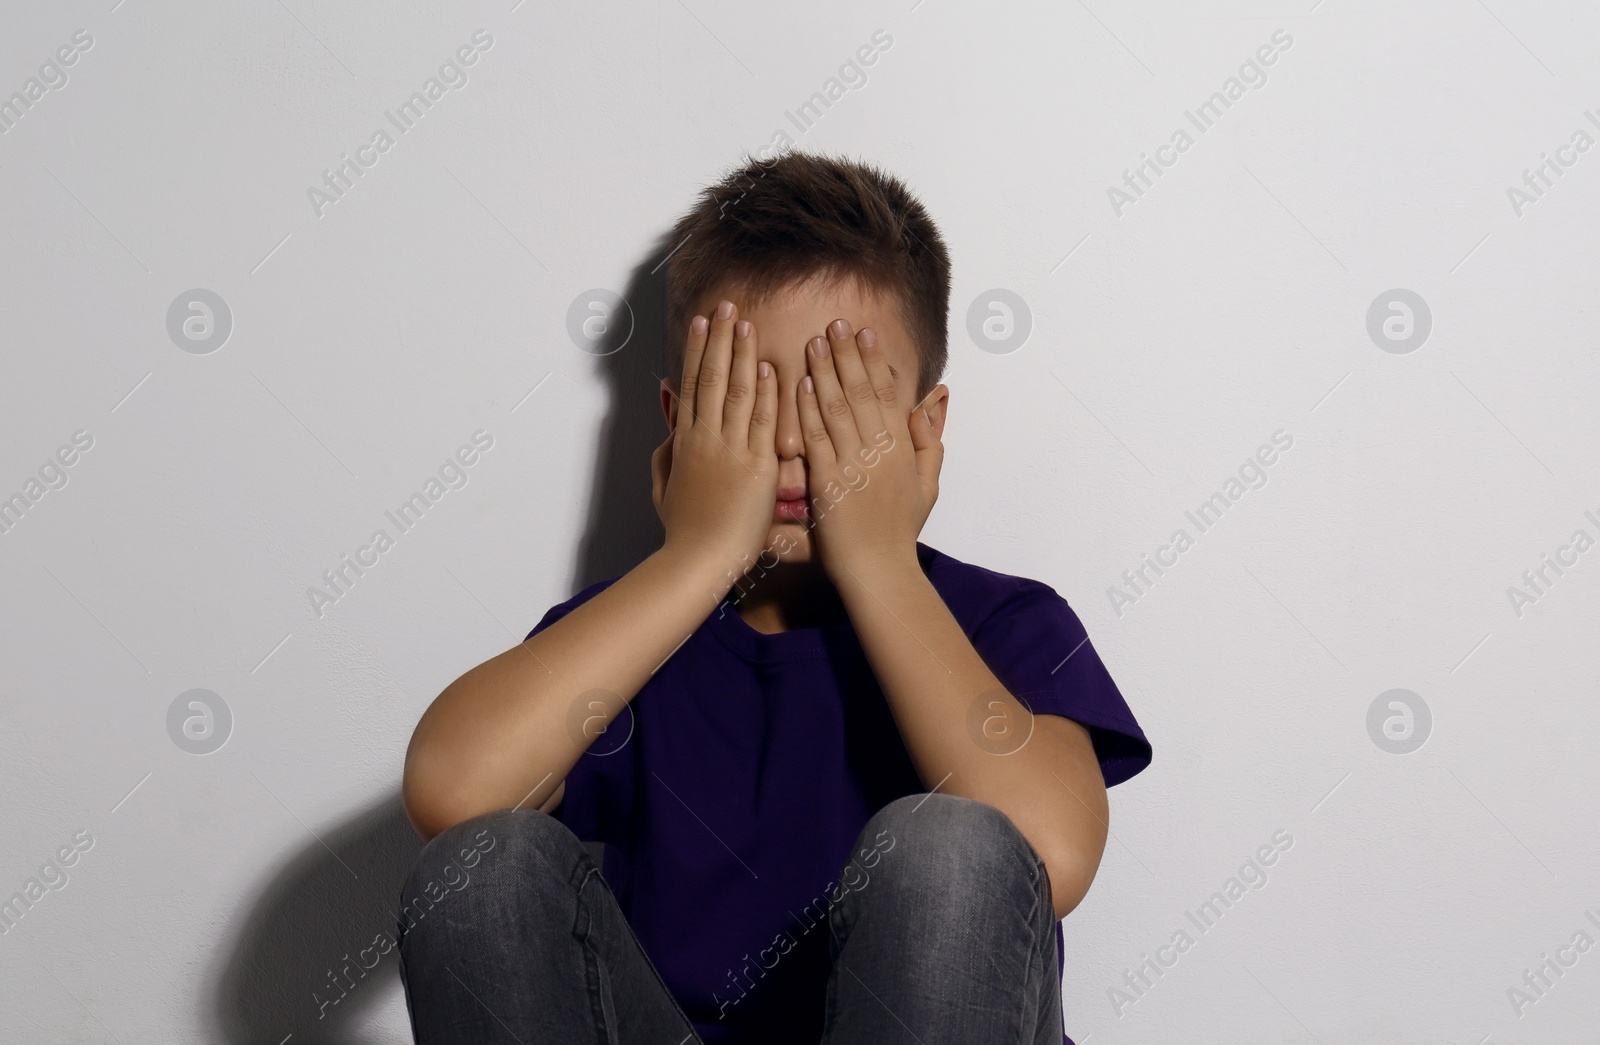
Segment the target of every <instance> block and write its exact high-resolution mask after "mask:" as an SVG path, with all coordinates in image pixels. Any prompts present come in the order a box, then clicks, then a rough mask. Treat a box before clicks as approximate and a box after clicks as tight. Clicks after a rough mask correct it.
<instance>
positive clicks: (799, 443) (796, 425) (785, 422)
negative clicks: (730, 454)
mask: <svg viewBox="0 0 1600 1045" xmlns="http://www.w3.org/2000/svg"><path fill="white" fill-rule="evenodd" d="M772 365H773V367H774V368H775V369H776V370H777V372H778V428H777V431H776V432H774V433H773V435H774V440H773V442H774V445H775V448H776V449H777V451H778V460H780V461H790V460H793V459H794V458H796V457H804V456H805V454H806V441H805V437H804V436H803V435H801V433H800V398H799V397H800V379H801V378H802V377H804V376H805V375H806V367H805V362H804V360H802V361H801V363H800V366H799V369H798V370H797V369H795V368H794V367H793V366H790V367H789V368H788V369H785V368H784V367H782V366H779V364H778V361H777V360H776V359H774V360H772Z"/></svg>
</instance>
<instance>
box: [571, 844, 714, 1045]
mask: <svg viewBox="0 0 1600 1045" xmlns="http://www.w3.org/2000/svg"><path fill="white" fill-rule="evenodd" d="M585 863H587V864H588V867H587V868H585V867H584V864H585ZM596 877H598V878H599V879H600V881H601V882H602V883H604V882H605V875H604V874H602V873H601V871H600V868H599V867H597V866H595V863H594V860H593V859H592V858H591V857H590V856H589V853H588V852H587V851H586V850H581V851H580V852H579V854H578V859H577V860H576V861H575V863H574V865H573V869H572V874H571V875H570V876H569V877H568V882H569V883H570V884H571V885H572V887H573V893H574V895H575V897H576V898H577V907H578V911H579V912H580V915H581V922H582V932H581V934H580V931H579V916H575V917H574V920H573V925H572V935H573V936H574V937H576V938H577V939H578V942H579V943H580V944H581V945H582V949H583V953H584V959H585V962H586V963H595V964H594V968H593V970H592V973H593V976H592V980H591V983H592V984H593V986H592V987H591V990H590V997H591V1000H592V1003H593V1005H594V1006H595V1008H596V1026H597V1027H598V1028H599V1029H600V1036H599V1038H598V1040H599V1041H601V1042H610V1041H611V1040H612V1038H611V1035H610V1031H609V1029H608V1028H606V1026H605V1022H604V1019H603V1010H602V1009H600V1007H599V1006H600V997H599V994H598V984H599V982H600V975H599V968H598V962H599V954H598V951H597V950H596V948H595V947H594V946H593V945H592V944H591V943H590V942H589V932H590V930H591V929H592V928H593V925H594V918H593V916H592V915H591V914H590V913H589V908H588V905H587V904H586V903H585V902H584V898H583V890H584V889H585V888H586V887H587V886H588V885H589V882H590V881H591V880H593V879H594V878H596ZM605 888H607V889H609V888H610V886H609V885H606V886H605ZM624 917H626V916H624ZM628 929H629V932H632V926H629V927H628ZM633 942H634V945H635V946H637V947H638V948H639V953H640V955H641V956H642V957H643V958H644V960H645V966H646V968H648V969H649V970H650V975H651V977H652V978H654V980H655V982H656V986H658V987H660V988H661V996H662V997H664V998H666V999H667V1004H669V1005H671V1006H672V1008H673V1011H674V1012H676V1013H677V1014H678V1018H679V1019H680V1020H682V1021H683V1026H684V1029H685V1030H687V1031H688V1032H689V1037H687V1038H683V1039H682V1040H680V1041H678V1042H675V1043H672V1045H704V1043H703V1042H702V1040H701V1038H700V1032H699V1031H698V1030H696V1029H695V1026H694V1021H693V1020H691V1019H689V1014H688V1013H686V1012H684V1011H683V1006H682V1005H680V1004H678V999H677V997H676V996H675V995H674V994H673V993H672V991H671V989H670V988H668V987H667V983H666V981H665V980H663V979H662V978H661V970H660V969H657V968H656V965H655V962H654V961H653V960H652V959H651V958H650V955H649V953H648V952H647V951H645V949H644V944H642V943H639V941H638V937H637V936H635V937H634V940H633Z"/></svg>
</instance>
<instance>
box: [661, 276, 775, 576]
mask: <svg viewBox="0 0 1600 1045" xmlns="http://www.w3.org/2000/svg"><path fill="white" fill-rule="evenodd" d="M679 388H680V392H679V396H678V400H677V404H676V406H677V411H676V412H677V419H676V423H675V424H674V425H673V429H672V432H671V434H670V435H668V436H667V438H666V441H665V442H663V443H662V444H661V445H660V446H658V447H656V450H655V453H654V454H652V455H651V458H650V471H651V477H652V483H651V485H652V491H651V494H652V497H653V499H654V501H655V505H656V513H657V514H658V515H660V516H661V523H662V525H663V526H664V527H665V528H666V531H667V537H666V544H665V547H667V548H675V549H682V550H685V551H687V552H690V553H691V554H697V555H700V554H710V555H713V556H715V557H716V558H717V561H718V562H724V561H725V562H726V563H727V565H728V566H729V567H733V566H734V564H736V563H740V562H744V561H746V560H749V561H752V562H753V561H754V559H755V558H756V557H757V556H759V555H760V554H761V551H762V549H763V548H764V547H765V545H766V539H767V533H768V531H769V530H770V528H771V525H772V513H773V507H774V505H776V504H777V499H778V455H777V451H776V449H775V446H774V438H775V429H776V422H777V413H778V378H777V374H776V373H775V372H774V371H773V369H772V364H770V363H768V362H766V361H765V360H763V361H761V363H760V364H759V365H758V364H757V362H756V331H755V326H754V324H752V323H750V322H749V321H748V320H740V319H738V318H737V310H736V309H735V308H734V306H733V304H732V302H727V301H724V302H722V303H721V304H719V305H718V307H717V309H716V310H715V311H714V312H713V313H712V316H711V318H710V319H709V320H708V319H707V318H706V317H705V316H695V317H694V319H693V320H692V321H691V322H690V324H689V331H688V340H687V343H686V344H685V346H684V352H683V379H682V380H681V381H680V382H679ZM741 572H742V571H741Z"/></svg>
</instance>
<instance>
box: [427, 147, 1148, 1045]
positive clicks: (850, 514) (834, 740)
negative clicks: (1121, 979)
mask: <svg viewBox="0 0 1600 1045" xmlns="http://www.w3.org/2000/svg"><path fill="white" fill-rule="evenodd" d="M672 240H673V242H675V243H677V244H679V246H678V248H677V250H675V251H674V253H673V254H672V255H671V257H670V258H669V260H668V263H667V269H666V288H667V313H668V324H669V339H668V344H669V346H671V347H672V349H673V350H674V357H673V358H672V359H671V360H670V363H671V365H670V366H669V369H668V373H669V374H672V373H677V374H681V378H680V380H679V382H677V383H676V384H675V383H674V382H673V381H671V380H663V382H662V388H661V405H662V410H663V413H664V415H665V417H666V422H667V428H668V436H667V438H666V440H665V441H664V442H663V443H662V444H661V446H660V447H658V448H657V449H656V451H655V454H654V456H653V458H652V471H653V476H654V483H653V486H654V490H653V499H654V501H655V505H656V510H657V512H658V514H659V515H660V517H661V520H662V523H663V526H664V528H665V531H666V538H665V541H664V543H663V545H662V547H661V548H660V549H658V550H657V551H656V552H655V553H653V554H652V555H651V556H649V557H648V558H647V559H645V560H644V561H643V562H642V563H640V564H639V565H638V566H636V567H634V568H633V569H632V570H630V571H629V572H628V573H626V574H624V575H622V576H621V577H616V578H612V579H610V580H606V581H601V582H599V583H597V584H594V585H591V586H590V587H588V588H585V589H584V590H583V591H580V592H578V593H577V594H576V595H574V596H573V597H572V598H570V599H568V600H567V601H566V602H564V603H561V604H560V605H558V606H555V607H554V608H552V609H551V610H550V611H549V612H548V613H546V614H545V616H544V619H542V620H541V621H540V622H539V623H538V625H537V626H535V627H534V629H533V631H532V632H531V633H530V634H529V636H528V638H527V639H526V640H525V641H524V642H523V643H521V644H520V645H519V646H517V647H515V648H513V649H511V650H508V651H506V652H505V653H502V654H500V655H499V656H496V657H494V658H492V659H490V660H488V661H486V662H484V663H483V664H480V665H479V666H477V667H476V668H473V669H472V670H471V671H469V672H467V673H466V674H464V675H462V676H461V678H459V679H457V680H456V681H455V682H453V683H451V684H450V686H448V687H447V688H446V689H445V690H444V692H442V693H441V694H440V695H439V697H438V698H437V699H436V700H435V701H434V703H433V704H432V706H430V707H429V708H428V710H427V712H426V713H425V714H424V715H423V717H422V720H421V721H420V722H419V724H418V726H417V730H416V733H415V735H414V736H413V737H412V741H411V745H410V748H409V750H408V751H407V754H406V766H405V778H404V788H403V795H404V801H405V807H406V811H407V814H408V815H409V817H410V818H411V821H412V823H413V824H414V825H415V827H416V828H417V830H418V832H419V833H420V834H421V835H422V836H423V837H424V838H426V839H431V841H430V842H429V843H428V845H427V846H426V847H425V848H424V850H423V853H422V855H421V857H420V858H419V860H418V862H417V865H416V867H415V868H414V869H413V872H412V875H411V878H410V880H409V881H408V883H407V885H406V888H405V890H404V894H403V897H402V903H403V907H402V915H401V933H402V934H403V935H402V940H401V947H400V952H401V969H402V974H403V976H404V981H405V989H406V1000H407V1007H408V1010H409V1012H410V1015H411V1021H412V1028H413V1031H414V1033H415V1035H416V1039H417V1041H418V1042H419V1043H420V1045H436V1043H444V1042H451V1043H454V1042H468V1041H471V1042H488V1041H506V1042H521V1043H522V1045H535V1043H542V1042H560V1043H569V1042H570V1043H576V1042H606V1043H619V1045H645V1043H650V1045H686V1043H691V1042H704V1043H707V1045H728V1043H734V1042H741V1043H762V1045H786V1043H804V1045H816V1043H817V1042H819V1041H826V1042H828V1043H830V1045H841V1043H846V1042H848V1043H852V1045H854V1043H869V1042H870V1043H873V1045H884V1043H901V1042H905V1043H911V1042H917V1043H920V1045H935V1043H955V1042H981V1043H984V1045H999V1043H1017V1042H1025V1043H1029V1045H1043V1043H1048V1045H1055V1043H1056V1041H1057V1040H1058V1039H1059V1040H1061V1041H1063V1042H1066V1043H1067V1045H1070V1039H1067V1038H1065V1036H1064V1035H1063V1034H1062V1019H1061V1008H1060V1005H1061V997H1060V987H1061V975H1062V969H1063V965H1064V961H1063V958H1062V956H1061V954H1060V950H1059V949H1060V945H1061V931H1060V919H1061V918H1062V917H1064V916H1065V915H1066V914H1067V913H1068V912H1069V911H1071V910H1072V909H1073V908H1074V907H1075V906H1077V904H1078V902H1079V901H1080V900H1081V899H1082V898H1083V896H1084V894H1085V893H1086V892H1087V891H1088V889H1089V884H1090V882H1091V881H1092V880H1093V878H1094V873H1095V869H1096V867H1097V866H1098V864H1099V861H1100V856H1101V853H1102V851H1103V849H1104V845H1105V840H1106V833H1107V830H1108V827H1107V822H1106V817H1107V804H1106V787H1107V786H1108V785H1113V784H1117V783H1120V782H1121V781H1123V780H1126V779H1127V778H1128V777H1131V776H1132V775H1134V774H1135V773H1137V772H1139V771H1140V770H1142V769H1143V768H1144V767H1145V766H1146V765H1148V764H1149V761H1150V754H1151V749H1150V745H1149V743H1148V742H1147V741H1146V739H1145V736H1144V734H1143V732H1142V731H1141V730H1140V728H1139V726H1138V723H1137V722H1136V721H1135V719H1134V717H1133V714H1132V713H1131V711H1130V710H1129V709H1128V706H1127V704H1126V703H1125V702H1124V701H1123V699H1122V697H1121V695H1120V694H1119V693H1118V691H1117V688H1116V686H1115V684H1114V683H1113V682H1112V681H1111V678H1110V676H1109V674H1108V673H1107V671H1106V669H1105V667H1104V666H1103V665H1102V663H1101V661H1100V659H1099V657H1098V655H1097V654H1096V653H1095V651H1094V648H1093V647H1092V646H1091V645H1090V644H1089V641H1088V638H1087V636H1086V635H1085V633H1084V629H1083V627H1082V625H1081V624H1080V623H1079V621H1078V619H1077V617H1076V615H1075V614H1074V613H1073V611H1072V610H1071V609H1070V608H1069V607H1068V606H1067V604H1066V602H1065V601H1064V600H1063V599H1062V598H1061V597H1060V596H1059V595H1058V594H1056V592H1055V591H1054V590H1053V589H1051V588H1049V587H1048V586H1046V585H1044V584H1042V583H1040V582H1037V581H1033V580H1028V579H1025V578H1021V577H1013V576H1008V575H1005V574H1000V573H994V572H991V571H989V570H985V569H982V568H980V567H977V566H972V565H968V564H966V563H964V562H960V561H958V560H956V559H954V558H952V557H950V556H948V555H945V554H943V553H941V552H938V551H936V550H934V549H933V548H930V547H928V546H927V545H925V544H923V543H921V542H920V541H919V540H917V537H918V535H919V534H920V532H921V530H922V526H923V523H924V522H925V521H926V519H927V517H928V513H929V511H930V510H931V508H932V506H933V503H934V499H935V497H936V496H937V493H938V474H939V466H940V462H941V459H942V455H943V449H942V447H941V445H940V442H939V439H940V436H941V434H942V433H943V431H944V422H945V416H946V409H947V405H948V401H949V389H948V388H946V387H945V386H944V385H943V384H937V381H938V379H939V377H940V376H941V375H942V374H943V372H944V368H945V361H946V355H947V349H946V314H947V311H948V304H949V293H950V264H949V260H948V255H947V253H946V250H945V247H944V244H943V241H942V239H941V237H940V235H939V232H938V230H937V228H936V227H935V226H934V224H933V222H932V221H931V220H930V219H929V217H928V215H927V213H926V211H925V210H924V208H923V207H922V205H921V204H920V203H919V202H918V201H917V200H916V199H915V198H914V197H912V195H911V194H910V193H909V192H908V191H907V190H906V188H905V186H904V185H903V184H902V183H901V182H899V181H898V180H896V179H895V178H893V177H889V176H887V175H884V174H883V173H882V172H880V171H878V170H876V169H873V168H871V167H868V166H865V165H862V164H859V163H856V162H852V161H848V160H843V159H833V158H825V157H820V156H814V155H807V154H804V153H798V152H790V153H788V154H785V155H783V156H781V157H779V158H778V159H776V160H773V161H769V162H768V163H767V164H765V165H756V164H752V165H749V166H747V167H746V168H745V169H744V170H741V171H739V172H737V173H735V174H734V175H732V176H730V177H729V178H727V179H725V180H724V181H723V182H722V183H720V184H718V185H716V186H713V187H712V188H710V189H707V190H706V191H705V192H704V193H703V194H702V196H701V199H700V200H699V202H698V204H697V205H696V206H695V207H694V208H693V209H692V210H691V211H690V212H689V213H688V214H687V215H685V216H684V217H683V218H682V219H681V220H680V221H679V223H678V225H677V228H676V230H675V233H674V235H673V237H672ZM680 347H681V353H682V354H681V359H680V357H678V356H677V355H676V351H677V350H678V349H679V348H680ZM680 361H681V367H680V366H679V363H680ZM440 881H444V882H446V883H448V884H451V885H452V889H451V890H450V891H448V892H447V891H445V890H444V889H442V888H441V887H439V884H438V883H439V882H440ZM457 883H459V884H457Z"/></svg>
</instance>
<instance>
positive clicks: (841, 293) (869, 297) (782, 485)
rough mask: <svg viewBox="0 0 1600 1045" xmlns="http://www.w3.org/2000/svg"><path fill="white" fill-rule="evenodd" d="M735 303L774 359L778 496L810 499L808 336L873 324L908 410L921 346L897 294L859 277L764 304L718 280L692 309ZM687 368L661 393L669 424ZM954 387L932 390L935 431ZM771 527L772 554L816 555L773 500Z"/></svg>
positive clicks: (760, 353)
mask: <svg viewBox="0 0 1600 1045" xmlns="http://www.w3.org/2000/svg"><path fill="white" fill-rule="evenodd" d="M724 299H726V300H728V301H731V302H733V303H734V305H735V306H736V307H737V308H738V313H737V315H738V317H739V318H740V319H748V320H749V321H750V322H751V323H754V324H755V328H756V344H757V346H758V347H757V352H756V358H757V359H758V360H761V359H765V360H767V361H768V362H769V363H771V364H772V366H773V369H774V370H775V371H776V373H777V376H778V428H777V432H776V433H775V435H776V439H775V443H776V448H777V451H778V499H779V500H788V499H795V498H805V497H806V496H807V495H808V494H809V492H810V490H809V486H808V484H807V478H808V476H807V470H806V458H805V454H806V447H805V439H804V438H803V437H802V436H801V434H800V408H799V400H798V390H799V387H800V379H801V378H802V377H805V376H806V373H807V372H808V371H807V368H806V343H807V342H809V341H810V340H811V339H812V338H814V337H818V336H825V335H826V332H827V326H828V324H829V323H832V322H833V321H834V320H835V319H843V320H844V321H845V322H847V323H849V324H850V327H851V329H852V330H856V331H859V330H860V329H861V328H862V327H871V328H872V329H873V331H874V332H876V333H877V335H878V343H879V344H880V345H882V346H883V354H884V359H885V360H886V361H887V362H888V364H889V369H890V372H891V374H892V375H893V377H894V384H895V392H896V395H897V397H898V399H899V402H900V403H901V404H902V409H904V410H905V411H906V413H907V415H908V416H909V414H910V411H911V409H912V407H913V405H915V404H916V394H917V351H916V348H915V346H914V343H913V340H912V337H911V333H910V331H908V330H907V329H906V326H905V324H904V323H903V322H902V321H901V319H900V313H899V309H898V307H897V306H896V305H895V303H894V301H893V300H892V299H886V298H884V297H882V296H880V295H876V294H873V293H871V292H867V291H863V290H862V289H861V288H860V287H858V286H857V285H856V283H855V281H853V280H846V281H845V282H843V283H841V284H840V285H838V286H836V287H832V288H826V287H824V286H823V285H822V281H821V280H820V279H813V280H809V281H807V282H805V283H801V284H796V285H794V286H791V287H788V288H786V289H784V290H782V291H779V292H778V293H776V294H774V295H772V296H771V297H769V298H768V299H767V300H765V301H762V302H761V303H759V304H750V303H749V299H748V298H747V297H746V296H745V295H744V294H743V293H742V292H740V291H739V290H738V289H736V288H734V287H732V286H724V287H719V288H717V289H716V290H713V291H710V292H708V293H707V294H706V295H705V296H704V297H702V298H701V299H700V300H699V301H698V302H696V303H695V306H694V312H693V315H701V316H707V317H709V316H710V315H711V314H712V312H713V311H714V310H715V309H716V307H717V303H718V302H720V301H722V300H724ZM668 336H669V337H677V338H680V339H682V338H684V337H685V332H683V331H669V332H668ZM681 377H682V375H681V374H675V375H672V377H671V379H670V380H669V382H668V384H670V386H671V388H670V390H669V389H667V388H665V387H664V388H663V389H662V392H661V408H662V411H663V412H664V413H665V414H666V418H667V427H668V428H669V430H670V429H671V428H672V427H674V426H675V425H676V424H677V415H678V390H679V388H680V387H681V384H682V381H681ZM949 394H950V390H949V389H948V388H946V387H945V386H944V385H942V384H941V385H939V386H937V387H936V388H934V389H933V391H931V392H929V393H928V397H927V399H926V401H925V402H923V403H922V404H921V405H920V408H921V409H926V410H927V411H928V419H929V420H930V421H931V422H932V425H933V430H934V432H935V434H942V433H943V431H944V412H945V404H946V402H947V400H948V398H949ZM773 507H774V515H773V521H772V526H771V529H770V530H769V531H768V533H767V547H768V548H770V549H771V551H770V552H768V553H767V555H766V561H767V562H771V561H772V556H773V555H777V556H778V557H779V558H780V559H782V560H783V561H784V562H810V561H813V559H814V548H813V545H812V542H811V523H810V522H809V521H799V520H794V519H789V518H783V517H780V516H779V515H778V514H777V505H776V503H775V504H774V506H773Z"/></svg>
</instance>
